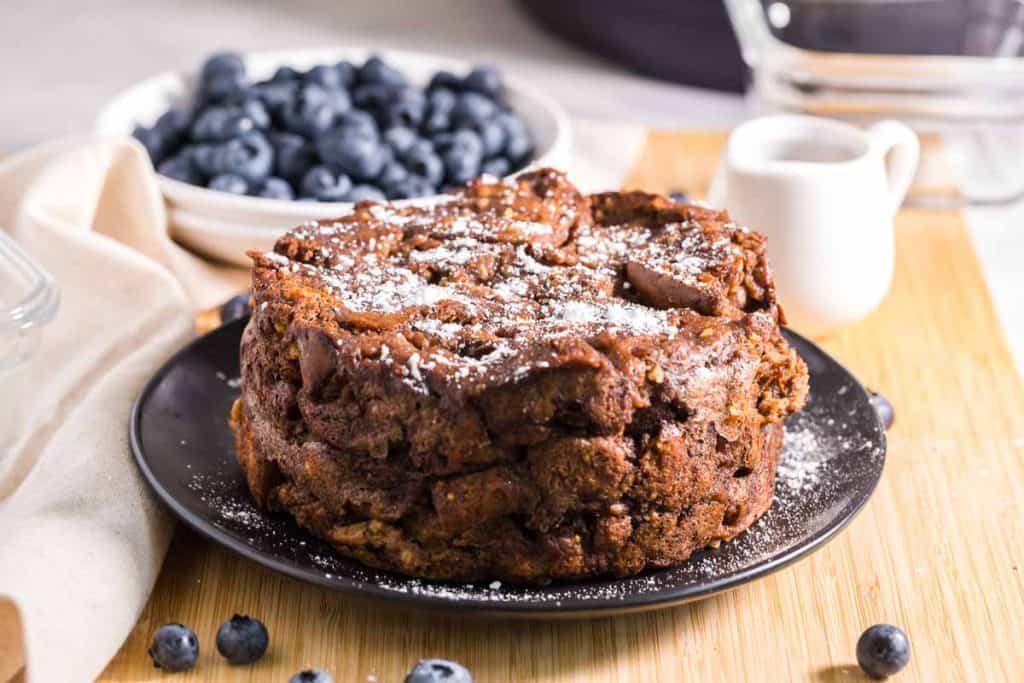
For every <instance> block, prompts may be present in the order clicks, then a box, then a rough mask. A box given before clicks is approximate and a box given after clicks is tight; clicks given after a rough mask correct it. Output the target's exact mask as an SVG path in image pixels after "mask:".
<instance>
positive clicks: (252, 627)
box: [217, 614, 270, 664]
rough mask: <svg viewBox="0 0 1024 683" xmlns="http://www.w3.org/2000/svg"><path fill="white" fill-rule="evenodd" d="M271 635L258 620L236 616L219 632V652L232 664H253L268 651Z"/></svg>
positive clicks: (241, 615)
mask: <svg viewBox="0 0 1024 683" xmlns="http://www.w3.org/2000/svg"><path fill="white" fill-rule="evenodd" d="M269 643H270V635H269V634H268V633H267V627H266V626H264V625H263V624H262V623H261V622H260V621H259V620H258V619H253V618H252V617H249V616H245V615H243V614H236V615H235V616H233V617H231V618H230V619H228V620H227V621H225V622H224V624H223V625H221V627H220V630H218V631H217V652H219V653H220V654H221V656H223V657H224V658H225V659H226V660H228V661H229V662H231V663H232V664H252V663H253V662H255V661H256V660H258V659H259V658H260V657H262V656H263V653H265V652H266V651H267V645H268V644H269Z"/></svg>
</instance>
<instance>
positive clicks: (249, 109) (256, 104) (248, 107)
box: [242, 97, 270, 130]
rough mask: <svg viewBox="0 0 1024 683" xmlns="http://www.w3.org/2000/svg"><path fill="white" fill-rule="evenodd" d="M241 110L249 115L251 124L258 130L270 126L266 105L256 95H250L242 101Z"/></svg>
mask: <svg viewBox="0 0 1024 683" xmlns="http://www.w3.org/2000/svg"><path fill="white" fill-rule="evenodd" d="M242 112H243V113H244V114H245V115H246V116H248V117H249V120H250V121H252V123H253V125H254V126H256V127H257V128H259V129H260V130H266V129H267V128H270V112H269V111H267V107H266V105H264V104H263V102H262V101H261V100H259V99H258V98H256V97H250V98H249V99H247V100H246V101H245V102H243V103H242Z"/></svg>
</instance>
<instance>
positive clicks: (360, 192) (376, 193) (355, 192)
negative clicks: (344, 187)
mask: <svg viewBox="0 0 1024 683" xmlns="http://www.w3.org/2000/svg"><path fill="white" fill-rule="evenodd" d="M385 199H387V197H386V196H385V195H384V193H383V192H381V191H380V190H379V189H378V188H376V187H374V186H373V185H353V186H352V189H351V190H349V191H348V194H347V195H346V196H345V200H346V201H349V202H365V201H373V202H382V201H384V200H385Z"/></svg>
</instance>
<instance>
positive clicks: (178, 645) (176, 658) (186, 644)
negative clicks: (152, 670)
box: [149, 624, 199, 671]
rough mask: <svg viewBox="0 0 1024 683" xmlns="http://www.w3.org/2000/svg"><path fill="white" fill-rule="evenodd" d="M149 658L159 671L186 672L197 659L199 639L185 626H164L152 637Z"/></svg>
mask: <svg viewBox="0 0 1024 683" xmlns="http://www.w3.org/2000/svg"><path fill="white" fill-rule="evenodd" d="M149 656H150V657H151V658H152V659H153V666H155V667H157V668H159V669H166V670H168V671H187V670H188V669H191V668H192V667H193V666H195V663H196V659H198V658H199V639H198V638H196V634H195V633H193V632H192V629H190V628H189V627H187V626H182V625H181V624H166V625H164V626H161V627H160V628H159V629H158V630H157V632H156V635H154V636H153V644H152V645H151V646H150V648H149Z"/></svg>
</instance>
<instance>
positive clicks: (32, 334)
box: [0, 230, 60, 373]
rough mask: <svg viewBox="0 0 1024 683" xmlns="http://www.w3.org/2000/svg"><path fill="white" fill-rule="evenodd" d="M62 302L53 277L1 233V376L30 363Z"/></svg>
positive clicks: (0, 231)
mask: <svg viewBox="0 0 1024 683" xmlns="http://www.w3.org/2000/svg"><path fill="white" fill-rule="evenodd" d="M59 303H60V294H59V290H58V288H57V284H56V282H54V280H53V278H52V277H51V276H50V275H49V274H48V273H47V272H46V271H44V270H43V268H42V267H41V266H39V264H37V263H36V262H35V261H33V260H32V258H31V257H29V255H28V254H26V253H25V252H24V250H22V249H21V248H20V247H19V246H18V245H17V243H16V242H15V241H14V240H13V239H11V238H10V237H8V236H7V234H6V233H5V232H3V231H2V230H0V373H5V372H9V371H11V370H13V369H14V368H15V367H17V366H18V365H21V364H22V363H23V362H25V361H26V360H28V358H29V357H30V356H31V355H32V351H33V350H34V349H35V348H36V346H37V345H38V343H39V338H38V337H39V331H40V328H41V327H42V326H43V325H45V324H46V323H48V322H50V321H51V320H53V317H54V315H56V313H57V307H58V306H59Z"/></svg>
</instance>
